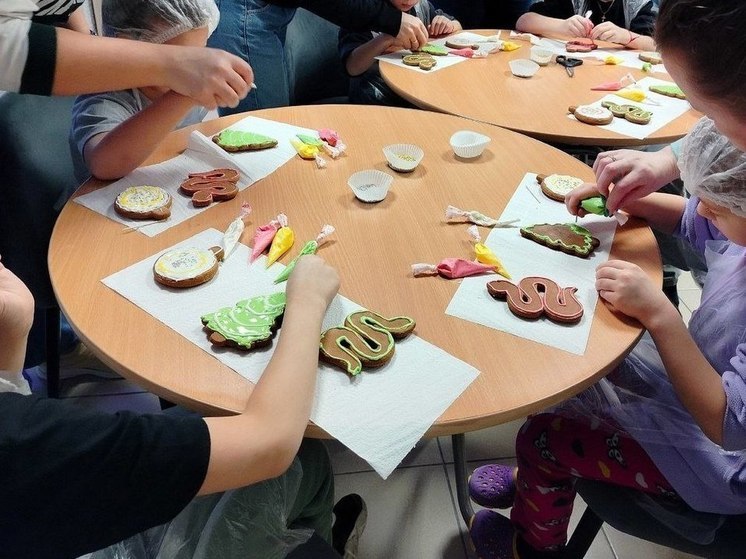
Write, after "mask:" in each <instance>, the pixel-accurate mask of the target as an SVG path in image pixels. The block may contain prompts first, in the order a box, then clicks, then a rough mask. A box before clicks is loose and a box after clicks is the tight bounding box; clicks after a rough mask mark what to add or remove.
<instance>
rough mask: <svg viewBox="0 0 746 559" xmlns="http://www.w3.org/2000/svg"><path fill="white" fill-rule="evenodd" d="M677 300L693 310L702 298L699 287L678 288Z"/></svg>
mask: <svg viewBox="0 0 746 559" xmlns="http://www.w3.org/2000/svg"><path fill="white" fill-rule="evenodd" d="M678 291H679V300H680V301H681V302H682V303H684V304H685V305H686V307H687V308H688V309H689V310H690V311H692V312H693V311H695V310H697V308H698V307H699V303H700V300H701V299H702V290H701V289H679V290H678Z"/></svg>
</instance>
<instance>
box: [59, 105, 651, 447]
mask: <svg viewBox="0 0 746 559" xmlns="http://www.w3.org/2000/svg"><path fill="white" fill-rule="evenodd" d="M251 114H252V115H253V116H258V117H262V118H267V119H273V120H276V121H280V122H286V123H290V124H294V125H298V126H303V127H308V128H313V129H319V128H323V127H331V128H334V129H336V130H337V131H338V132H339V134H340V136H341V137H342V138H343V139H344V141H345V142H346V143H347V144H348V146H349V150H348V153H347V155H346V156H344V157H343V158H341V159H339V160H337V161H329V166H328V168H326V169H323V170H319V169H317V168H316V166H315V165H314V163H313V162H309V161H303V160H301V159H300V158H294V159H293V160H291V161H289V162H288V163H287V164H285V165H284V166H282V167H280V168H279V169H278V170H277V171H276V172H274V173H273V174H271V175H270V176H268V177H267V178H265V179H263V180H261V181H259V182H257V183H255V184H254V185H253V186H251V187H249V188H247V189H245V190H243V191H242V192H241V193H240V194H239V195H238V197H237V198H235V199H234V200H231V201H229V202H224V203H218V204H215V205H214V206H213V207H211V208H209V209H208V210H206V211H204V212H201V213H198V214H196V215H195V216H194V217H193V218H191V219H189V220H187V221H184V222H182V223H180V224H179V225H177V226H174V227H172V228H170V229H168V230H167V231H165V232H163V233H161V234H159V235H157V236H155V237H147V236H146V235H143V234H141V233H139V232H137V231H132V232H125V231H124V230H123V229H124V228H123V226H122V224H121V223H117V222H114V221H112V220H109V219H107V218H106V217H104V216H102V215H100V214H98V213H95V212H93V211H91V210H89V209H87V208H85V207H83V206H81V205H79V204H76V203H72V202H70V203H68V204H67V205H66V206H65V208H64V209H63V211H62V213H61V215H60V217H59V220H58V221H57V225H56V227H55V230H54V234H53V236H52V240H51V245H50V252H49V268H50V274H51V278H52V284H53V286H54V289H55V292H56V294H57V297H58V299H59V302H60V305H61V308H62V310H63V312H64V313H65V315H66V316H67V317H68V318H69V319H70V322H71V323H72V325H73V327H74V328H75V330H76V331H77V333H78V334H79V336H80V337H81V339H82V340H83V341H84V342H85V343H86V345H88V346H89V347H90V348H91V349H92V350H93V351H94V353H96V354H97V355H98V356H99V357H100V358H101V359H102V360H103V361H104V362H105V363H106V364H107V365H109V366H111V367H112V368H113V369H115V370H117V371H118V372H120V373H121V374H122V375H124V376H125V377H127V378H130V379H132V380H134V381H136V382H137V383H139V384H141V385H142V386H143V387H145V388H147V389H148V390H150V391H152V392H154V393H155V394H157V395H159V396H161V397H163V398H166V399H168V400H170V401H173V402H175V403H178V404H182V405H184V406H186V407H189V408H192V409H195V410H198V411H200V412H203V413H205V414H232V413H236V412H239V411H240V410H242V409H244V407H245V406H246V402H247V399H248V398H249V396H250V395H251V391H252V386H253V385H252V384H251V383H250V382H248V381H247V380H245V379H244V378H243V377H241V376H240V375H239V374H238V373H236V372H235V371H233V370H232V369H230V368H228V367H226V366H225V365H223V364H221V363H220V362H219V361H218V360H217V359H216V358H215V357H213V356H212V355H211V354H209V353H207V352H205V351H203V350H201V349H199V348H198V347H197V346H195V345H193V344H192V343H191V342H189V341H188V340H187V339H186V338H183V337H182V336H181V335H179V334H178V333H177V332H175V331H174V330H171V329H170V328H168V327H167V326H165V325H164V324H162V323H161V322H159V321H158V320H156V319H154V318H153V317H151V316H150V315H149V314H147V313H146V312H145V311H143V310H142V309H140V308H139V307H137V306H135V305H134V304H132V303H130V302H129V301H128V300H126V299H124V298H123V297H121V296H120V295H119V294H117V293H116V292H114V291H113V290H111V289H109V288H107V287H106V286H105V285H104V284H103V283H101V279H102V278H105V277H107V276H109V275H110V274H112V273H114V272H117V271H119V270H122V269H123V268H126V267H128V266H130V265H131V264H133V263H136V262H139V261H140V260H142V259H144V258H146V257H149V256H151V255H154V254H157V253H159V252H162V251H163V250H164V249H166V248H168V247H170V246H172V245H174V244H176V243H178V242H180V241H182V240H184V239H186V238H188V237H191V236H192V235H194V234H196V233H198V232H200V231H203V230H205V229H207V228H209V227H215V228H217V229H220V230H224V229H225V227H226V226H227V224H228V223H229V222H230V221H231V220H233V219H234V218H235V217H236V216H237V215H238V214H239V208H240V205H241V203H242V202H244V201H249V202H250V203H251V205H252V207H253V213H252V215H251V219H250V223H249V225H248V226H247V231H246V233H245V234H244V237H243V241H244V242H245V243H247V244H248V243H249V242H250V240H251V234H252V233H253V230H254V228H255V227H256V226H257V225H259V224H264V223H266V222H267V221H269V220H270V219H272V218H273V217H274V216H275V215H276V214H277V213H278V211H281V210H282V211H286V212H287V213H288V214H289V215H290V216H291V219H292V225H293V228H294V229H295V233H296V238H298V239H301V240H303V239H311V238H313V237H314V236H315V235H316V234H317V233H318V231H317V229H318V227H319V224H321V223H333V224H334V225H335V227H336V228H337V232H336V234H335V237H334V238H335V240H334V241H332V242H329V243H328V244H326V245H324V246H323V248H322V249H321V250H320V251H319V252H320V255H322V256H323V257H324V258H325V259H326V260H327V261H328V262H329V263H331V264H332V265H334V266H335V267H336V268H337V269H338V270H339V272H340V276H341V280H342V284H341V290H340V291H341V293H342V294H343V295H345V296H347V297H348V298H350V299H351V300H353V301H355V302H357V303H359V304H361V305H363V306H366V307H368V308H370V309H373V310H375V311H377V312H380V313H382V314H384V315H390V316H394V315H401V314H405V315H409V316H413V317H415V318H416V319H417V330H416V333H417V335H418V336H420V337H422V338H424V339H425V340H427V341H429V342H431V343H433V344H435V345H437V346H439V347H441V348H442V349H444V350H446V351H448V352H449V353H451V354H453V355H455V356H456V357H458V358H460V359H462V360H464V361H466V362H467V363H469V364H471V365H473V366H474V367H476V368H477V369H479V370H480V371H481V375H479V377H478V378H477V379H476V380H475V381H474V382H473V383H472V384H471V386H470V387H469V388H468V389H467V390H466V391H465V392H464V393H463V394H462V395H461V397H459V398H458V399H457V400H456V401H455V402H454V403H453V405H452V406H451V407H450V408H449V409H448V410H447V411H446V412H445V413H444V414H443V415H442V417H440V419H439V420H438V421H437V422H436V423H435V424H434V425H433V426H432V428H431V429H430V430H429V431H428V435H429V436H436V435H445V434H453V433H463V432H466V431H471V430H476V429H481V428H485V427H488V426H492V425H496V424H499V423H501V422H504V421H509V420H513V419H516V418H518V417H522V416H525V415H526V414H528V413H531V412H535V411H537V410H540V409H542V408H544V407H545V406H547V405H550V404H553V403H556V402H559V401H561V400H562V399H564V398H566V397H568V396H570V395H573V394H575V393H576V392H578V391H579V390H581V389H583V388H585V387H586V386H589V385H590V384H591V383H593V382H594V381H596V380H597V379H599V378H600V377H601V376H602V375H604V374H605V373H607V372H608V371H609V370H610V369H611V368H612V367H614V366H615V365H616V364H617V363H618V362H619V361H620V360H621V359H622V358H623V357H624V355H625V354H626V353H627V352H628V351H629V350H630V349H631V347H632V346H633V345H634V343H635V342H636V341H637V339H638V338H639V336H640V335H641V332H642V330H641V327H640V325H639V324H637V323H636V322H635V321H632V320H622V319H620V317H619V316H617V315H614V314H612V313H611V312H610V311H609V310H608V309H607V308H606V307H605V306H604V305H603V304H599V305H598V308H597V309H596V313H595V318H594V321H593V325H592V329H591V332H590V338H589V340H588V346H587V350H586V352H585V355H582V356H580V355H573V354H570V353H568V352H565V351H561V350H557V349H553V348H551V347H548V346H544V345H541V344H537V343H534V342H531V341H528V340H525V339H522V338H518V337H516V336H512V335H509V334H505V333H503V332H500V331H497V330H493V329H490V328H486V327H483V326H480V325H478V324H475V323H472V322H468V321H464V320H460V319H458V318H454V317H452V316H447V315H446V314H445V312H444V311H445V308H446V306H447V305H448V302H449V301H450V299H451V297H452V296H453V294H454V292H455V290H456V288H457V287H458V283H459V282H458V281H447V280H443V279H440V278H431V279H422V278H413V277H412V276H411V275H410V265H411V264H413V263H415V262H438V261H439V260H440V259H441V258H443V257H445V256H463V257H468V255H469V254H470V253H471V246H470V243H469V242H468V240H466V239H465V238H464V235H462V234H458V233H457V232H456V230H455V229H454V227H458V230H459V232H463V229H464V226H463V225H459V226H454V225H450V224H447V223H444V218H443V214H444V209H445V207H446V206H447V205H448V204H454V205H457V206H459V207H462V208H466V209H479V210H480V211H482V212H484V213H486V214H488V215H495V216H499V215H500V213H501V212H502V210H503V208H504V207H505V205H506V204H507V202H508V201H509V199H510V197H511V195H512V194H513V191H514V189H515V187H516V186H517V185H518V184H519V182H520V180H521V178H522V177H523V176H524V174H525V173H526V172H541V173H551V172H557V173H567V174H573V175H577V176H580V177H583V178H586V179H591V178H592V174H591V170H590V169H589V168H588V167H586V166H584V165H582V164H581V163H580V162H578V161H577V160H575V159H573V158H572V157H570V156H568V155H566V154H564V153H562V152H561V151H559V150H557V149H554V148H552V147H549V146H547V145H544V144H542V143H540V142H538V141H536V140H533V139H531V138H528V137H526V136H522V135H520V134H516V133H514V132H510V131H507V130H504V129H501V128H496V127H493V126H489V125H486V124H480V123H475V122H468V121H465V120H463V119H460V118H458V117H454V116H450V115H443V114H437V113H429V112H423V111H414V110H406V109H393V108H386V107H362V106H344V105H329V106H311V107H288V108H281V109H272V110H266V111H257V112H254V113H251ZM245 116H246V115H236V116H232V117H226V118H223V119H219V120H215V121H210V122H206V123H203V124H200V125H198V127H199V129H200V130H202V131H203V132H204V133H205V134H208V135H209V134H213V133H215V132H217V131H218V130H221V129H223V128H225V127H226V126H228V125H229V124H231V123H232V122H236V121H237V120H239V119H241V118H243V117H245ZM464 128H469V129H473V130H475V131H477V132H481V133H483V134H487V135H489V136H491V137H492V143H491V144H490V146H489V147H488V149H487V151H485V152H484V154H483V155H482V156H481V157H480V158H479V159H476V160H471V161H460V160H458V159H457V158H456V157H455V156H454V154H453V152H452V151H451V148H450V146H449V143H448V140H449V137H450V136H451V134H453V132H455V131H456V130H459V129H464ZM189 131H190V129H184V130H180V131H177V132H174V133H173V134H171V135H170V136H169V137H168V138H167V140H165V141H164V143H163V144H162V145H161V147H160V149H159V150H158V152H157V153H156V154H154V156H153V158H151V161H150V162H155V161H158V160H163V159H165V158H168V157H171V156H173V155H175V154H176V153H177V152H179V151H180V150H183V149H184V147H185V146H186V140H187V134H188V132H189ZM399 142H411V143H416V144H418V145H419V146H421V147H422V148H423V149H424V150H425V158H424V160H423V162H422V163H421V164H420V166H419V167H418V168H417V169H416V170H415V171H414V172H413V173H411V174H395V175H396V178H395V181H394V184H393V186H392V190H391V192H389V195H388V197H387V198H386V199H385V200H384V201H383V202H381V203H378V204H364V203H362V202H359V201H358V200H356V199H355V198H354V197H353V195H352V193H351V191H350V189H349V188H348V186H347V184H346V183H347V178H348V177H349V176H350V175H351V174H352V173H354V172H356V171H359V170H362V169H368V168H374V169H381V170H384V171H388V172H391V173H393V172H392V171H391V170H390V169H388V168H387V166H386V162H385V159H384V157H383V153H382V150H381V149H382V147H383V146H385V145H387V144H391V143H399ZM101 184H103V183H101V182H97V181H89V182H88V183H86V185H84V187H83V188H82V189H81V190H80V191H79V192H78V194H80V193H82V192H84V191H87V190H90V189H92V188H95V187H97V186H100V185H101ZM301 245H302V243H297V244H296V246H295V247H294V248H293V249H292V251H291V252H290V253H289V254H288V255H286V256H285V257H284V258H283V261H284V262H286V263H287V262H288V261H289V260H290V258H292V257H294V256H295V255H296V254H297V252H298V250H300V246H301ZM611 256H612V257H613V258H623V259H628V260H632V261H634V262H636V263H637V264H639V265H640V266H642V268H643V269H644V270H645V271H646V272H647V273H648V274H649V275H650V276H651V277H652V278H655V279H656V280H657V281H660V279H661V263H660V259H659V257H658V250H657V247H656V244H655V241H654V239H653V235H652V233H651V232H650V230H649V228H648V227H647V226H646V225H644V224H643V223H642V222H640V221H638V220H634V219H633V220H630V223H629V224H627V225H625V226H624V227H623V228H620V229H619V230H618V231H617V234H616V237H615V240H614V245H613V249H612V254H611ZM423 373H424V374H425V375H426V372H423ZM424 381H426V378H425V379H424ZM309 434H311V435H313V436H323V435H324V433H323V432H321V431H320V430H319V429H317V428H315V427H314V426H310V427H309Z"/></svg>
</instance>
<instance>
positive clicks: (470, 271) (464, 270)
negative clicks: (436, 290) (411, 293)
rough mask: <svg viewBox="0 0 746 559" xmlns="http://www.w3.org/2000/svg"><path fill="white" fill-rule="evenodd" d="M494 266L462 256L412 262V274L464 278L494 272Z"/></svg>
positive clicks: (416, 275)
mask: <svg viewBox="0 0 746 559" xmlns="http://www.w3.org/2000/svg"><path fill="white" fill-rule="evenodd" d="M494 273H495V267H494V266H487V265H486V264H480V263H479V262H473V261H471V260H464V259H463V258H444V259H443V260H441V261H440V263H438V264H437V265H436V264H412V275H413V276H414V277H416V278H418V277H421V276H434V275H441V276H443V277H444V278H446V279H458V278H465V277H467V276H477V275H479V274H494Z"/></svg>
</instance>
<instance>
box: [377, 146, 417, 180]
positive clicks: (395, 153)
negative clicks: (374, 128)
mask: <svg viewBox="0 0 746 559" xmlns="http://www.w3.org/2000/svg"><path fill="white" fill-rule="evenodd" d="M383 154H384V155H385V156H386V161H388V164H389V167H391V168H392V169H393V170H394V171H400V172H403V173H409V172H411V171H414V170H415V169H416V168H417V165H419V164H420V161H422V158H423V157H424V156H425V152H424V151H422V148H420V147H417V146H415V145H413V144H392V145H390V146H386V147H385V148H383Z"/></svg>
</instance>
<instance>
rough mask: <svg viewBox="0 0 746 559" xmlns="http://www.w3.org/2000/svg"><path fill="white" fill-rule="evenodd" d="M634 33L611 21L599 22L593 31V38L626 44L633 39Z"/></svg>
mask: <svg viewBox="0 0 746 559" xmlns="http://www.w3.org/2000/svg"><path fill="white" fill-rule="evenodd" d="M632 37H633V36H632V33H631V32H629V31H627V30H626V29H623V28H621V27H618V26H616V25H614V24H613V23H611V22H610V21H604V22H603V23H599V24H598V25H596V27H594V28H593V30H592V31H591V38H593V39H597V40H599V41H608V42H609V43H618V44H620V45H626V44H627V43H628V42H629V41H630V40H631V39H632Z"/></svg>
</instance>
